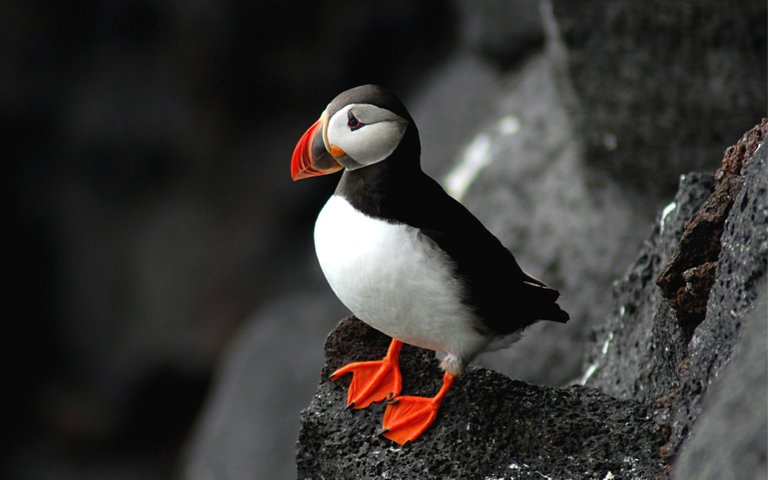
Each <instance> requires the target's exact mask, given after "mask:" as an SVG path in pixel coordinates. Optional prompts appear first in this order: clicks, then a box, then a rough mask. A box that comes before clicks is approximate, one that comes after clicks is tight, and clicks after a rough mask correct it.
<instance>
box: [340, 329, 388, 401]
mask: <svg viewBox="0 0 768 480" xmlns="http://www.w3.org/2000/svg"><path fill="white" fill-rule="evenodd" d="M402 347H403V343H402V342H400V341H399V340H396V339H394V338H393V339H392V343H391V344H390V345H389V350H387V355H386V356H385V357H384V358H382V359H381V360H374V361H371V362H355V363H350V364H349V365H346V366H344V367H341V368H340V369H338V370H336V371H335V372H333V375H331V380H338V379H339V378H340V377H341V376H342V375H346V374H347V373H351V374H352V383H350V384H349V391H348V392H347V408H355V409H358V408H367V407H368V406H370V405H371V404H372V403H374V402H381V401H382V400H386V399H387V398H394V397H396V396H397V395H400V390H401V389H402V385H403V378H402V376H401V375H400V366H399V364H398V361H399V357H400V349H401V348H402Z"/></svg>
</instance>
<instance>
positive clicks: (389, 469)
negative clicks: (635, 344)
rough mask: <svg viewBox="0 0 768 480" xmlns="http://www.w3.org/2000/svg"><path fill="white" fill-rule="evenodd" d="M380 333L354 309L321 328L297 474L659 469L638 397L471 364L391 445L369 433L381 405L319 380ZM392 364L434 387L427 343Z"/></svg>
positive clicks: (427, 390) (379, 349)
mask: <svg viewBox="0 0 768 480" xmlns="http://www.w3.org/2000/svg"><path fill="white" fill-rule="evenodd" d="M388 342H389V338H388V337H386V336H384V335H383V334H381V333H379V332H377V331H376V330H373V329H372V328H370V327H368V326H367V325H365V324H364V323H362V322H360V321H359V320H357V319H356V318H354V317H350V318H347V319H345V320H343V321H342V322H341V323H340V324H339V326H338V327H337V328H336V329H335V330H334V331H333V332H332V333H331V335H330V336H329V337H328V340H327V342H326V355H327V359H328V363H327V364H326V366H325V369H324V370H323V380H322V381H321V383H320V386H319V387H318V390H317V393H316V394H315V397H314V399H313V400H312V404H311V405H310V407H309V408H307V409H306V410H304V412H303V413H302V430H301V434H300V437H299V450H298V471H299V478H304V479H331V478H333V479H338V478H389V479H409V478H422V479H430V478H441V479H442V478H488V477H490V478H516V479H527V478H531V479H534V478H535V479H541V478H547V477H551V476H553V475H554V476H557V478H563V477H567V478H601V479H602V478H653V477H654V476H656V475H658V474H659V473H660V472H662V471H663V468H664V466H663V463H662V462H661V460H660V457H659V454H658V452H659V447H660V446H661V441H660V440H661V439H660V438H659V437H658V435H656V434H655V433H654V432H653V422H652V418H651V417H650V415H649V413H648V410H647V409H646V408H644V407H643V406H642V405H641V404H640V403H638V402H634V401H631V400H617V399H615V398H612V397H610V396H608V395H606V394H603V393H600V392H598V391H597V390H594V389H589V388H585V387H582V386H571V387H568V388H551V387H542V386H536V385H530V384H527V383H524V382H520V381H515V380H511V379H509V378H508V377H505V376H503V375H501V374H499V373H496V372H493V371H491V370H488V369H485V368H481V367H474V368H470V369H469V370H468V371H467V372H466V373H465V374H464V375H462V376H461V377H460V378H459V380H458V381H457V382H456V384H455V385H454V387H453V389H452V390H451V392H450V394H449V395H448V396H447V397H446V399H445V401H444V402H443V405H442V407H441V411H440V416H439V417H438V420H437V421H436V422H435V424H433V426H432V427H430V430H428V431H427V433H426V434H424V435H422V436H421V437H420V438H419V439H417V440H416V441H415V442H414V443H413V444H410V445H406V446H405V447H399V446H398V445H396V444H393V443H392V442H390V441H389V440H387V439H386V438H383V437H381V436H380V435H378V431H379V430H380V429H381V419H382V416H383V414H384V405H382V404H379V405H375V406H372V407H370V408H368V409H366V410H349V409H346V408H345V403H346V391H347V386H348V385H349V380H348V379H346V381H344V380H341V381H338V382H331V381H330V380H328V375H329V374H330V372H332V371H333V370H334V369H335V368H338V367H340V366H341V365H343V364H344V363H347V362H350V361H354V360H361V359H376V358H381V357H382V356H383V355H384V353H385V352H386V349H387V345H388ZM401 369H402V372H403V376H404V379H403V384H404V391H407V392H408V394H415V395H432V394H434V392H436V391H437V389H438V388H439V387H440V379H441V378H442V373H441V371H440V370H439V368H438V365H437V362H436V360H435V358H434V355H433V354H432V353H431V352H427V351H425V350H421V349H418V348H414V347H408V346H406V347H405V348H404V349H403V352H402V354H401Z"/></svg>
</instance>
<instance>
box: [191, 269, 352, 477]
mask: <svg viewBox="0 0 768 480" xmlns="http://www.w3.org/2000/svg"><path fill="white" fill-rule="evenodd" d="M305 280H306V279H305ZM318 280H319V278H316V279H315V281H314V282H312V281H307V282H306V283H305V285H304V289H303V290H302V291H301V292H296V293H295V294H294V295H293V296H286V297H284V298H281V299H278V300H276V301H274V302H272V303H270V304H269V305H266V306H265V307H264V308H262V309H261V310H259V311H257V312H255V314H254V315H253V316H252V317H251V318H250V319H249V321H248V323H247V324H246V326H245V328H244V329H243V331H242V332H241V334H240V335H239V336H238V339H237V341H236V343H234V344H233V345H232V347H231V349H230V351H229V353H228V355H227V356H226V357H225V358H224V359H223V362H222V370H221V372H220V374H219V377H218V382H217V388H216V389H215V390H214V391H213V393H212V395H211V397H210V398H209V399H208V401H207V405H206V408H205V409H204V414H203V415H202V416H201V418H200V419H199V421H198V424H197V426H196V428H195V431H194V433H193V435H192V436H191V437H190V441H189V445H188V446H187V449H186V452H185V458H184V462H183V478H185V479H187V480H214V479H215V480H226V479H232V480H234V479H241V478H284V479H287V478H295V476H296V467H295V462H294V445H295V442H296V437H297V436H298V432H299V421H298V419H299V412H300V411H301V409H302V408H304V407H305V406H306V405H307V402H309V400H310V398H311V397H312V392H313V389H314V383H315V381H314V379H315V378H316V375H317V366H318V365H322V362H323V352H322V347H321V342H322V338H323V337H324V336H325V335H326V334H327V332H328V330H329V329H330V328H332V327H333V320H332V319H334V318H339V316H341V315H343V312H344V310H343V309H342V307H341V305H339V304H337V303H336V304H329V303H328V301H327V297H326V295H325V294H324V293H323V292H322V291H319V292H318V290H317V288H316V287H314V288H313V285H317V284H318V283H319V281H318ZM329 321H330V323H329ZM296 345H300V346H301V351H300V352H297V350H296Z"/></svg>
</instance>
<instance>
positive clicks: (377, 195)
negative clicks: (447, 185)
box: [336, 134, 424, 217]
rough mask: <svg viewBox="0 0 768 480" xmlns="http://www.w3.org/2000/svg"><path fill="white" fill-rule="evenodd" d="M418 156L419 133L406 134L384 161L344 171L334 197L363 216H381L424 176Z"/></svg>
mask: <svg viewBox="0 0 768 480" xmlns="http://www.w3.org/2000/svg"><path fill="white" fill-rule="evenodd" d="M414 140H415V141H414ZM419 156H420V148H419V144H418V134H416V135H408V134H406V136H405V137H404V138H403V141H402V142H401V144H400V146H399V147H398V148H397V149H396V150H395V151H394V152H392V155H390V156H389V157H388V158H386V159H385V160H382V161H381V162H378V163H375V164H373V165H368V166H365V167H363V168H358V169H356V170H345V171H344V174H343V175H342V177H341V181H340V182H339V185H338V187H336V195H340V196H342V197H344V198H346V199H347V200H348V201H349V202H350V203H352V205H353V206H355V207H356V208H357V209H358V210H361V211H363V212H364V213H367V214H369V215H371V216H375V217H381V216H384V215H385V211H386V210H387V206H388V205H389V204H391V203H392V202H396V201H397V198H399V197H402V196H407V195H409V193H410V192H411V191H412V190H413V189H415V188H418V187H417V185H418V182H419V180H420V179H421V177H422V176H423V175H424V173H423V172H422V170H421V164H420V161H419Z"/></svg>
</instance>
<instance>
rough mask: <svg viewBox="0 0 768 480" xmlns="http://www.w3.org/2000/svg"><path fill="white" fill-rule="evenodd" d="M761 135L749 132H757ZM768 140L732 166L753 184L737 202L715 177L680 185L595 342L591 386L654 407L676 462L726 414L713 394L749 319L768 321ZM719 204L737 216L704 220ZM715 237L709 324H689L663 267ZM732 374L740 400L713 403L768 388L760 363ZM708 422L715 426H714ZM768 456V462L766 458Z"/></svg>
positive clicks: (666, 450)
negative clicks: (664, 281) (662, 277)
mask: <svg viewBox="0 0 768 480" xmlns="http://www.w3.org/2000/svg"><path fill="white" fill-rule="evenodd" d="M759 128H760V130H761V131H762V135H763V138H765V137H764V136H765V133H766V131H767V130H768V122H765V121H763V122H762V123H761V125H760V126H759ZM755 132H756V130H753V131H752V132H750V133H749V134H748V135H745V137H744V138H745V139H748V138H750V137H752V138H754V134H755ZM743 143H744V142H743V141H742V142H740V144H743ZM747 143H749V142H747ZM767 144H768V140H763V141H762V143H761V144H760V145H759V146H756V145H755V147H753V148H751V151H752V152H753V153H752V155H751V156H749V158H748V160H746V162H745V164H744V167H743V169H741V170H740V171H741V173H740V174H738V173H736V172H738V171H739V170H734V171H732V173H731V174H733V175H739V179H738V182H737V183H738V184H740V185H743V186H742V187H741V188H740V189H738V190H736V191H731V195H732V196H731V197H730V199H728V198H727V195H726V196H724V195H722V193H721V190H718V187H716V186H715V182H714V177H711V176H708V175H701V174H696V175H693V174H692V175H689V176H686V177H684V178H683V179H682V180H681V188H680V191H679V193H678V195H677V197H676V200H675V203H674V204H672V205H671V207H670V209H669V211H668V212H667V213H668V215H663V216H662V217H661V218H660V221H659V224H658V226H657V227H656V229H655V231H654V233H653V235H652V236H651V238H650V239H649V241H648V242H647V243H646V245H645V246H644V248H643V252H642V253H641V255H640V258H639V259H638V261H637V262H636V263H635V264H634V265H633V267H632V268H631V269H630V271H629V272H628V274H627V275H626V276H625V277H624V279H623V280H622V281H621V282H619V283H618V284H617V287H616V289H615V296H616V303H617V309H616V311H615V312H614V314H613V315H612V316H611V317H610V318H609V319H608V321H607V322H606V324H605V325H604V326H602V327H601V328H600V329H598V331H597V334H596V336H597V340H598V341H597V342H596V343H595V344H594V345H593V346H592V347H591V349H590V353H589V357H588V365H587V367H586V370H587V372H588V373H589V375H588V379H587V382H586V384H587V385H588V386H591V387H594V388H598V389H600V390H601V391H603V392H605V393H608V394H610V395H612V396H615V397H617V398H624V399H633V400H636V401H639V402H640V403H642V404H645V405H649V406H653V407H654V408H655V414H654V415H655V422H656V430H657V432H658V433H659V434H660V435H661V436H662V437H663V438H665V439H666V440H667V442H666V444H665V446H664V447H663V448H662V455H663V456H664V457H665V458H666V459H667V461H669V462H670V463H671V464H674V462H675V459H676V457H677V456H678V455H679V454H680V452H681V448H683V447H684V445H685V442H686V440H687V438H688V435H689V434H690V432H691V431H695V429H696V425H697V422H698V421H702V422H705V423H704V425H707V422H710V423H709V424H710V425H711V424H713V423H716V422H717V421H718V420H717V418H719V417H718V415H720V416H722V415H725V414H724V413H723V411H722V410H717V408H716V407H712V408H715V410H714V411H715V412H716V413H714V414H713V415H714V417H713V419H712V420H711V421H709V420H706V411H703V410H702V405H703V403H704V402H706V401H707V400H706V399H707V398H708V395H709V390H710V385H711V384H712V382H713V381H715V379H717V378H718V377H719V376H721V375H726V373H724V372H725V371H724V367H725V366H726V365H727V364H728V363H729V361H730V359H731V354H732V352H733V351H734V348H735V347H736V346H737V345H738V344H739V342H742V341H744V340H743V338H744V336H743V333H740V332H741V330H742V328H743V326H744V325H745V324H746V323H747V322H752V321H754V320H751V319H752V318H765V316H764V315H765V312H764V310H763V311H762V312H757V313H754V309H755V305H756V303H757V298H758V295H759V294H760V293H762V294H763V295H764V292H763V291H762V290H760V289H764V288H765V276H766V272H767V271H768V196H767V195H766V193H768V185H767V180H766V179H768V167H767V166H766V163H767V162H766V156H767V153H768V145H767ZM736 148H738V145H737V147H736ZM732 151H733V150H732V149H729V150H728V151H727V152H726V156H725V159H724V162H723V170H726V169H728V168H730V167H729V165H730V162H731V160H732V156H731V155H730V152H732ZM719 177H720V178H722V175H720V176H719ZM720 185H722V182H721V183H720ZM710 192H711V194H710ZM718 201H725V202H726V203H727V204H728V205H726V207H727V208H725V211H724V212H723V215H727V218H725V219H724V224H723V227H722V228H703V227H696V225H697V224H696V223H695V222H699V221H700V220H698V219H701V218H708V217H707V212H712V211H715V210H717V211H720V210H721V207H718V206H717V205H716V203H717V202H718ZM730 205H732V208H730ZM702 212H703V213H702ZM692 225H693V227H692ZM696 228H702V229H703V231H706V232H707V234H706V235H697V236H694V235H690V234H689V236H688V237H686V235H685V234H686V233H687V232H691V231H693V230H694V229H696ZM686 238H687V240H686ZM715 243H716V244H718V248H717V250H719V251H720V253H719V256H716V257H715V259H716V262H715V267H714V268H715V273H714V278H713V280H712V282H711V290H710V291H709V294H708V297H705V299H706V309H705V314H704V316H703V319H702V320H701V321H700V323H695V324H690V323H686V322H685V321H681V318H682V319H683V320H684V319H685V318H686V317H684V316H681V315H679V314H678V313H677V312H675V310H674V309H673V308H672V305H671V303H670V302H669V301H668V300H666V299H664V298H663V296H662V291H661V290H657V289H656V288H655V285H654V281H655V279H656V278H657V276H658V274H659V272H661V271H662V270H664V271H667V272H669V271H671V269H670V268H667V269H664V265H665V264H666V263H667V261H668V259H672V261H675V259H680V258H685V257H687V258H694V257H695V255H691V254H689V253H687V251H688V250H697V251H707V250H708V249H710V248H712V247H711V246H712V244H715ZM679 252H682V253H679ZM699 258H703V257H699ZM708 258H709V257H707V258H704V260H705V263H703V264H702V267H694V268H703V269H705V270H707V271H712V268H713V267H712V266H711V265H710V263H712V261H711V260H708ZM678 261H679V260H678ZM685 268H688V267H685ZM680 270H681V269H678V271H680ZM689 278H691V277H689ZM760 308H764V307H760ZM750 328H759V327H750ZM755 348H758V347H755ZM762 363H763V366H764V362H762ZM727 371H728V372H729V373H728V375H729V376H730V378H728V379H724V380H721V382H728V384H729V385H732V386H733V388H732V389H731V390H730V394H731V395H732V396H733V397H732V398H731V399H730V400H727V401H726V399H723V397H722V395H723V394H720V396H719V397H718V396H717V395H718V394H713V395H715V399H714V400H710V402H713V404H717V405H719V404H720V403H718V402H725V403H727V404H734V403H739V402H745V403H746V402H749V401H754V394H753V393H749V392H750V390H751V389H753V388H754V389H756V390H758V391H759V390H760V389H762V388H765V382H764V381H763V383H762V384H761V383H760V382H759V381H757V382H755V380H754V379H752V377H756V378H757V379H760V378H763V379H764V378H765V377H764V376H762V377H761V376H760V375H758V374H756V373H754V372H753V371H752V370H749V369H745V370H744V371H743V373H740V372H742V370H737V369H733V368H731V369H728V370H727ZM737 385H740V387H737ZM718 398H719V400H718ZM718 412H719V413H718ZM700 416H703V418H701V419H700V418H699V417H700ZM744 427H745V428H746V426H744ZM701 428H703V429H705V431H706V429H707V428H711V427H706V426H705V427H701ZM760 428H764V427H760ZM749 431H751V430H749ZM739 438H741V437H739ZM743 438H747V437H743ZM697 442H698V444H699V446H698V447H696V448H697V449H698V450H701V449H704V448H708V447H706V446H704V445H703V444H704V443H706V442H705V441H704V439H703V438H702V437H699V438H698V440H697ZM709 448H713V447H709ZM717 448H720V447H717ZM729 448H731V447H729ZM723 455H724V457H723V458H725V459H726V460H727V459H728V458H730V457H729V455H738V453H736V452H735V451H733V450H729V451H728V452H725V453H724V454H723ZM762 458H763V468H764V465H765V462H764V458H765V457H762ZM726 460H724V461H726ZM688 462H689V463H687V465H688V466H686V467H681V468H685V469H691V468H695V467H693V466H692V464H691V463H690V462H693V460H688ZM763 471H764V470H763ZM739 475H740V476H739V478H753V476H752V475H750V474H749V472H747V473H743V472H740V474H739ZM681 478H688V477H681ZM717 478H719V477H717Z"/></svg>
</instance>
